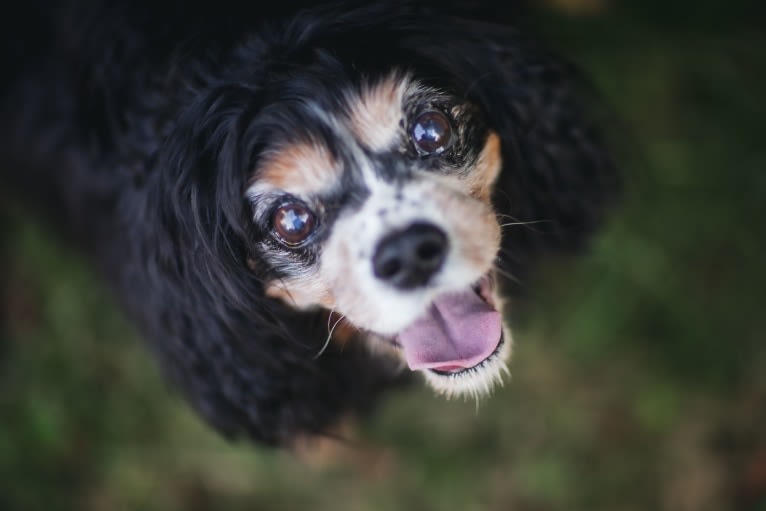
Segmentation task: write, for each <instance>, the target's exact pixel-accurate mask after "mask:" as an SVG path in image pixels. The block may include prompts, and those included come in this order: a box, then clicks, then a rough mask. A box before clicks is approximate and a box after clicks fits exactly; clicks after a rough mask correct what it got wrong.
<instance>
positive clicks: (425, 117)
mask: <svg viewBox="0 0 766 511" xmlns="http://www.w3.org/2000/svg"><path fill="white" fill-rule="evenodd" d="M410 136H411V137H412V141H413V142H415V146H416V147H417V148H418V150H419V151H420V152H422V153H424V154H428V155H431V154H439V153H441V152H443V151H444V150H445V149H446V148H447V146H448V144H449V142H450V138H451V137H452V126H450V122H449V119H447V117H446V116H445V115H444V114H443V113H441V112H437V111H435V110H429V111H428V112H424V113H422V114H420V115H419V116H417V117H416V118H415V122H413V123H412V128H411V130H410Z"/></svg>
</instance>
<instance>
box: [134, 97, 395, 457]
mask: <svg viewBox="0 0 766 511" xmlns="http://www.w3.org/2000/svg"><path fill="white" fill-rule="evenodd" d="M199 97H200V98H201V99H200V100H198V101H196V102H195V103H194V104H192V105H191V106H190V107H188V109H187V110H186V111H185V112H184V113H183V115H182V117H181V118H180V119H179V120H178V122H177V126H176V128H175V130H174V132H173V134H172V135H171V137H170V139H169V140H168V141H167V143H166V146H165V149H164V151H163V152H162V153H161V154H160V156H159V158H158V160H157V161H156V167H157V168H158V169H159V168H161V169H162V171H161V172H160V171H154V172H152V173H151V174H150V177H149V179H151V180H154V182H150V183H148V187H147V188H148V189H150V190H152V192H151V196H150V197H148V200H147V201H146V203H145V205H144V211H143V213H142V215H143V217H142V220H143V222H141V223H142V224H143V228H146V229H148V228H151V229H153V233H152V235H151V236H150V237H148V238H146V239H144V240H139V242H140V243H141V248H140V249H141V251H142V253H141V257H140V259H141V261H142V262H141V263H140V264H141V265H142V266H143V268H142V271H136V272H135V278H137V279H140V278H148V279H149V281H148V282H145V283H144V285H145V286H146V287H147V288H148V289H149V290H150V293H149V294H148V295H146V294H143V293H142V295H141V296H140V297H139V296H136V297H134V299H135V300H136V302H135V303H133V304H132V307H130V308H131V309H132V310H133V311H134V313H136V314H139V315H141V319H142V321H140V323H143V324H144V325H145V328H146V329H147V330H148V331H147V332H146V333H147V335H148V337H149V338H150V339H151V340H152V341H153V345H154V348H155V349H156V351H157V352H158V355H159V357H160V359H161V361H162V364H163V366H164V369H165V370H166V372H167V374H168V375H169V377H170V378H171V379H172V380H173V382H174V383H176V384H177V385H178V386H179V387H180V388H181V389H182V391H183V392H184V393H185V394H186V396H187V397H188V399H189V400H190V401H191V402H192V404H193V405H194V406H195V408H196V409H197V410H198V411H199V412H200V413H202V414H203V415H204V416H205V417H206V418H207V419H208V420H209V421H210V422H211V423H212V424H213V425H214V426H216V427H217V428H218V429H219V430H221V431H222V432H224V433H225V434H227V435H230V436H235V435H238V434H246V435H248V436H250V437H251V438H253V439H255V440H259V441H263V442H267V443H279V444H282V443H287V442H288V441H290V440H292V439H294V437H295V436H297V435H298V434H301V433H322V432H324V431H325V429H326V428H327V427H328V426H329V425H331V424H332V423H333V421H335V420H337V417H338V416H339V415H341V414H342V413H343V412H346V411H349V410H350V409H354V408H363V407H364V406H365V405H366V404H368V403H370V402H371V401H373V400H374V395H375V393H376V390H377V389H378V388H379V387H380V385H381V384H382V383H384V382H387V383H390V380H391V378H392V376H391V374H392V373H391V372H390V371H386V368H385V367H384V366H385V364H381V363H380V361H377V362H376V363H375V364H372V363H371V361H370V359H369V355H368V354H367V352H366V351H365V350H364V348H363V347H362V346H361V343H353V342H352V343H349V345H348V346H345V348H344V351H343V353H342V357H341V354H340V353H339V352H338V351H337V350H336V349H334V348H333V347H332V346H330V347H329V348H328V349H327V350H326V351H325V352H324V353H323V354H322V356H321V357H317V354H318V353H319V352H320V350H321V349H322V346H323V344H324V342H325V339H326V337H325V335H323V332H327V316H326V315H320V314H318V313H317V314H308V313H299V312H295V311H292V310H291V309H288V308H287V307H286V306H283V305H281V304H280V303H277V302H275V301H272V300H270V299H267V298H265V297H264V296H263V289H262V283H261V281H260V280H259V278H258V276H257V275H256V274H254V273H253V271H252V270H251V269H249V268H248V264H247V262H246V261H247V258H248V247H247V242H246V241H245V240H246V239H247V236H246V231H247V225H248V224H249V221H248V218H247V212H246V211H245V210H244V201H243V189H242V187H243V185H244V183H245V181H246V179H245V176H244V175H243V172H245V167H246V166H243V165H242V162H241V161H240V159H241V155H242V152H241V151H240V143H241V141H240V131H241V129H240V128H241V127H243V126H244V125H245V124H246V121H247V120H248V116H251V115H252V114H253V113H254V109H255V108H256V107H257V105H256V104H254V101H255V99H254V98H256V97H257V94H256V93H255V91H253V90H250V89H249V88H245V87H242V86H239V85H233V86H222V87H217V88H212V89H210V90H209V91H207V92H205V93H201V94H200V95H199ZM140 236H141V233H138V236H136V237H137V238H140ZM142 273H143V274H144V275H145V276H142ZM127 285H129V284H127ZM141 287H142V286H140V287H139V289H140V288H141Z"/></svg>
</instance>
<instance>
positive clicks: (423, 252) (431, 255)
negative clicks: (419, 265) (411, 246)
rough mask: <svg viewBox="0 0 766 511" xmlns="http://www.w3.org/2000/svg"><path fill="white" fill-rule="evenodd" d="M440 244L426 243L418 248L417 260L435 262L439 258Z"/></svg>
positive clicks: (440, 252)
mask: <svg viewBox="0 0 766 511" xmlns="http://www.w3.org/2000/svg"><path fill="white" fill-rule="evenodd" d="M442 249H443V247H442V244H441V243H439V242H435V241H426V242H424V243H421V244H420V246H419V247H418V250H417V254H418V259H420V260H421V261H424V262H425V261H435V260H437V259H439V258H440V257H441V254H442Z"/></svg>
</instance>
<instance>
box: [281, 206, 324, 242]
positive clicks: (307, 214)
mask: <svg viewBox="0 0 766 511" xmlns="http://www.w3.org/2000/svg"><path fill="white" fill-rule="evenodd" d="M315 227H316V216H315V215H314V213H312V212H311V210H310V209H309V208H308V207H306V205H305V204H303V203H301V202H286V203H284V204H282V205H280V206H279V207H277V208H276V209H275V210H274V212H273V213H272V214H271V228H272V232H273V233H274V236H275V237H276V238H277V240H278V241H279V242H280V243H282V244H283V245H286V246H288V247H298V246H300V245H301V244H302V243H303V242H304V241H306V240H307V239H308V238H309V236H311V233H312V232H314V228H315Z"/></svg>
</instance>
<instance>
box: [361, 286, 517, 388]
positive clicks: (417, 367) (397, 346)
mask: <svg viewBox="0 0 766 511" xmlns="http://www.w3.org/2000/svg"><path fill="white" fill-rule="evenodd" d="M500 304H501V302H500V300H499V298H498V296H497V294H496V293H495V291H494V279H493V278H492V276H491V275H490V274H487V275H485V276H484V277H482V278H481V279H480V280H479V281H478V282H477V283H475V284H474V285H472V286H469V287H467V288H466V289H465V290H462V291H458V292H449V293H444V294H443V295H440V296H437V297H436V298H435V299H434V301H433V303H432V304H431V306H430V307H429V308H428V310H427V311H425V312H424V314H423V315H421V316H420V317H419V318H418V319H417V320H415V321H414V322H413V323H412V324H411V325H409V326H408V327H407V328H405V329H403V330H402V331H401V332H399V333H398V334H396V335H393V336H391V335H388V336H375V337H380V338H381V339H382V340H383V341H388V342H386V343H385V344H387V345H389V346H393V347H394V350H395V352H396V353H397V355H398V356H399V357H400V358H402V359H403V361H404V363H405V364H406V365H407V366H408V367H409V369H410V370H413V371H419V372H421V373H423V375H424V377H425V380H426V382H427V383H428V384H429V385H430V386H431V387H432V388H433V389H435V390H436V391H437V392H439V393H441V394H444V395H446V396H447V397H453V396H472V397H480V396H483V395H486V394H489V393H490V392H491V391H492V389H493V388H494V387H496V386H497V385H498V384H502V381H503V377H504V376H506V375H508V373H509V372H508V368H507V365H506V361H507V360H508V358H509V356H510V353H511V341H512V339H511V334H510V331H509V329H508V328H506V327H505V325H504V324H503V321H502V316H501V313H500V310H501V309H502V307H501V305H500ZM381 339H378V340H377V341H376V343H380V342H381Z"/></svg>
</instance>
